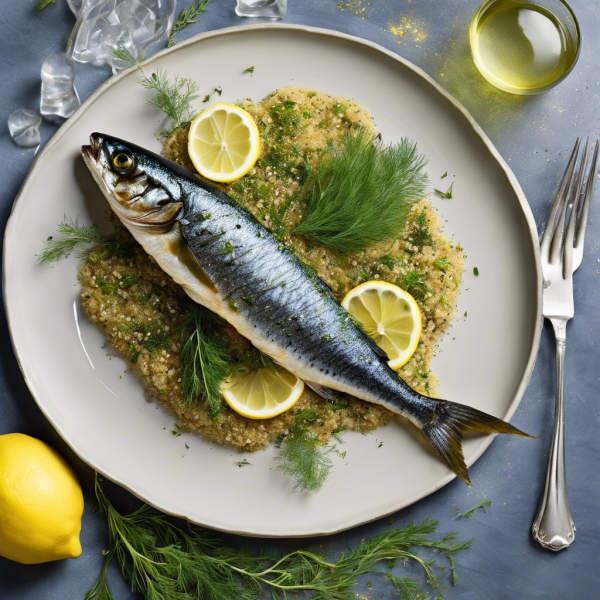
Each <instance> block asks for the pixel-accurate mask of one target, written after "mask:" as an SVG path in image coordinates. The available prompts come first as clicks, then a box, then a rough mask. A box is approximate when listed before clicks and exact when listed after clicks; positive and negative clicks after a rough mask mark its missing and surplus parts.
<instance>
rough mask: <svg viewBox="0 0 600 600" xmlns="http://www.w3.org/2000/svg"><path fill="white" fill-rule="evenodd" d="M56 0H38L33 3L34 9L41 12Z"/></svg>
mask: <svg viewBox="0 0 600 600" xmlns="http://www.w3.org/2000/svg"><path fill="white" fill-rule="evenodd" d="M55 2H56V0H38V3H37V4H36V5H35V10H36V11H37V12H42V11H43V10H45V9H46V8H48V7H49V6H52V5H53V4H54V3H55Z"/></svg>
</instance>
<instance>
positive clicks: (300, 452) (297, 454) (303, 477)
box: [275, 409, 334, 492]
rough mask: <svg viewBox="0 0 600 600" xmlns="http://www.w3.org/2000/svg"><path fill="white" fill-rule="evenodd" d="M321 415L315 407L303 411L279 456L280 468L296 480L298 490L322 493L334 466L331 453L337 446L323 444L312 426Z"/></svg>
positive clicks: (284, 439)
mask: <svg viewBox="0 0 600 600" xmlns="http://www.w3.org/2000/svg"><path fill="white" fill-rule="evenodd" d="M317 418H318V416H317V414H316V412H315V411H314V410H311V409H304V410H301V411H300V412H299V413H298V414H297V415H296V420H295V422H294V425H293V426H292V427H291V428H290V430H289V433H288V434H287V435H286V436H285V437H284V438H283V440H282V443H280V445H279V449H278V451H277V455H276V456H275V459H276V460H278V461H279V462H280V463H281V464H280V465H279V466H278V467H277V468H278V469H279V470H280V471H283V473H285V474H286V475H287V476H288V477H291V478H292V479H293V480H294V481H295V482H296V483H295V485H294V489H295V490H298V491H300V490H308V491H310V492H318V491H319V490H320V489H321V487H323V484H324V483H325V481H327V478H328V477H329V473H330V472H331V469H333V463H332V462H331V458H329V454H330V453H331V452H332V451H333V449H334V447H333V446H323V445H321V444H320V442H319V437H318V436H317V434H316V433H314V432H313V431H311V430H310V427H309V425H310V424H311V423H314V422H315V421H316V420H317Z"/></svg>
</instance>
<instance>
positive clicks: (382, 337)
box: [342, 281, 421, 369]
mask: <svg viewBox="0 0 600 600" xmlns="http://www.w3.org/2000/svg"><path fill="white" fill-rule="evenodd" d="M342 306H343V307H344V308H345V309H346V310H347V311H348V312H349V313H350V314H351V315H352V316H353V317H355V318H356V319H357V320H358V321H359V323H361V325H362V326H363V329H364V331H365V333H366V334H367V335H368V336H369V337H370V338H372V339H373V340H375V342H376V344H377V345H378V346H379V347H380V348H381V349H383V350H385V352H386V353H387V355H388V358H389V363H388V364H389V365H390V367H391V368H392V369H399V368H400V367H401V366H403V365H404V364H406V363H407V362H408V360H409V359H410V357H411V356H412V355H413V354H414V351H415V350H416V348H417V344H418V343H419V339H420V337H421V312H420V310H419V307H418V306H417V303H416V302H415V299H414V298H413V297H412V296H411V295H410V294H409V293H408V292H405V291H404V290H403V289H401V288H399V287H398V286H396V285H393V284H391V283H386V282H385V281H367V282H366V283H363V284H361V285H359V286H358V287H355V288H354V289H353V290H351V291H350V292H348V294H347V295H346V297H345V298H344V299H343V301H342Z"/></svg>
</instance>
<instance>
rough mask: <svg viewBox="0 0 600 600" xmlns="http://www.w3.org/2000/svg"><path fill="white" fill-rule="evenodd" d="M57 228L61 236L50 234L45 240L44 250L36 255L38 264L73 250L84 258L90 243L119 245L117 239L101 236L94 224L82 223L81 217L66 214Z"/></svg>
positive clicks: (53, 260)
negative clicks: (71, 217)
mask: <svg viewBox="0 0 600 600" xmlns="http://www.w3.org/2000/svg"><path fill="white" fill-rule="evenodd" d="M57 230H58V233H59V236H58V237H54V236H50V237H49V238H48V239H47V240H46V241H45V242H44V248H43V249H42V251H41V252H40V253H39V254H36V255H35V256H36V258H37V262H38V265H45V264H48V263H54V262H58V261H59V260H62V259H63V258H67V257H68V256H70V255H71V254H72V253H73V252H77V256H79V257H80V258H84V257H86V256H87V255H88V249H87V248H86V246H89V245H90V244H101V245H103V246H113V247H116V246H118V245H119V242H118V241H116V240H113V239H106V238H102V237H100V235H99V234H98V231H97V229H96V227H95V226H94V225H80V224H79V217H76V218H75V220H73V219H70V218H68V217H67V216H66V215H65V217H64V218H63V221H62V222H61V223H59V224H58V226H57Z"/></svg>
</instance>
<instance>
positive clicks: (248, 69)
mask: <svg viewBox="0 0 600 600" xmlns="http://www.w3.org/2000/svg"><path fill="white" fill-rule="evenodd" d="M242 73H250V77H252V73H254V67H248V68H247V69H244V70H243V71H242Z"/></svg>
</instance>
